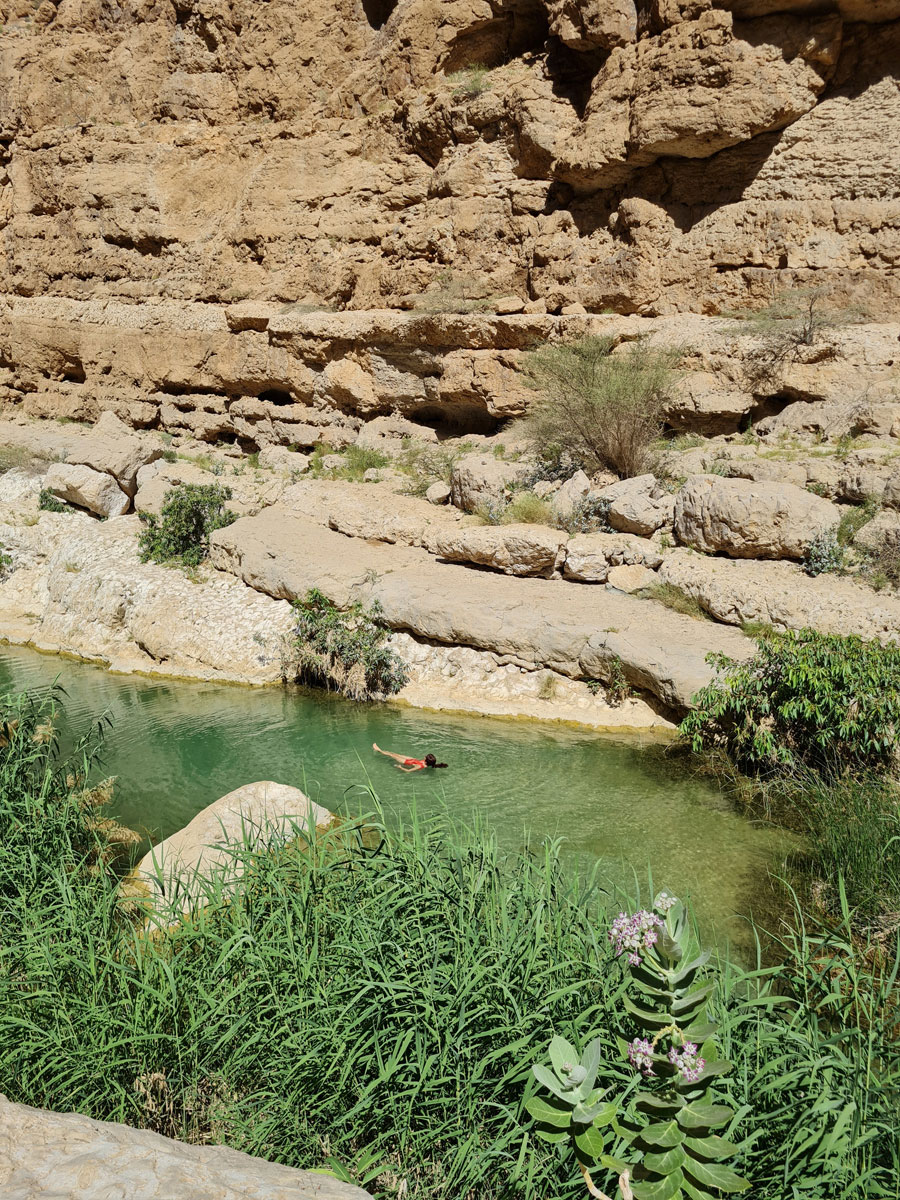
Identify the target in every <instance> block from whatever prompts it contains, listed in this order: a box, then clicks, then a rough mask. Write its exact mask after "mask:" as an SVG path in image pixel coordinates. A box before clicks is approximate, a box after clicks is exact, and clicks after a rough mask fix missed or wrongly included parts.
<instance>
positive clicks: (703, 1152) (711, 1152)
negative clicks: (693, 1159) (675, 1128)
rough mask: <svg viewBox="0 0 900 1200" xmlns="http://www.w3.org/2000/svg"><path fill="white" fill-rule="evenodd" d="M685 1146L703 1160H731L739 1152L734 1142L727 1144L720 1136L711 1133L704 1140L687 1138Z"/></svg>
mask: <svg viewBox="0 0 900 1200" xmlns="http://www.w3.org/2000/svg"><path fill="white" fill-rule="evenodd" d="M684 1144H685V1146H686V1147H687V1149H688V1150H690V1152H691V1154H694V1155H700V1157H701V1158H730V1157H731V1155H732V1154H735V1153H736V1152H737V1146H736V1145H735V1144H734V1142H726V1141H725V1139H724V1138H720V1137H719V1136H718V1134H715V1133H710V1134H707V1136H706V1137H704V1138H690V1137H689V1138H685V1139H684Z"/></svg>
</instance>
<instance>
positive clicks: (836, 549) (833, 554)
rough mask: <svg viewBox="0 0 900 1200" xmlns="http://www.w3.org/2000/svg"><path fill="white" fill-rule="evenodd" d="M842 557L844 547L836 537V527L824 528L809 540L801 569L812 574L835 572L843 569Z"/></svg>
mask: <svg viewBox="0 0 900 1200" xmlns="http://www.w3.org/2000/svg"><path fill="white" fill-rule="evenodd" d="M844 559H845V553H844V547H843V545H842V544H841V542H840V541H839V539H838V531H837V529H825V530H823V531H822V533H817V534H816V535H815V537H814V538H812V539H811V540H810V543H809V545H808V546H807V548H806V555H805V556H804V559H803V570H804V571H805V572H806V574H807V575H812V576H816V575H824V574H828V573H830V574H835V573H837V572H838V571H842V570H843V569H844Z"/></svg>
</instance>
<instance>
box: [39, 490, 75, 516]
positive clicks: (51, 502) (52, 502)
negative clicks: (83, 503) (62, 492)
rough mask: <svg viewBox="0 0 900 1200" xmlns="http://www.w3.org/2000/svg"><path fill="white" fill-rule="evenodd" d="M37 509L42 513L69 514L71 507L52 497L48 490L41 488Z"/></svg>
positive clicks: (56, 497) (63, 501) (52, 494)
mask: <svg viewBox="0 0 900 1200" xmlns="http://www.w3.org/2000/svg"><path fill="white" fill-rule="evenodd" d="M38 508H40V509H43V511H44V512H71V511H72V509H71V507H70V506H69V505H68V504H66V502H65V500H60V498H59V497H58V496H56V495H54V493H53V492H51V491H50V489H49V488H41V491H40V494H39V495H38Z"/></svg>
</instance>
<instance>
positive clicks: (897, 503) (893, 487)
mask: <svg viewBox="0 0 900 1200" xmlns="http://www.w3.org/2000/svg"><path fill="white" fill-rule="evenodd" d="M881 503H882V504H883V505H884V507H885V508H896V509H900V470H895V471H893V472H892V473H891V474H890V475H889V476H888V478H887V480H886V481H885V485H884V491H883V492H882V495H881Z"/></svg>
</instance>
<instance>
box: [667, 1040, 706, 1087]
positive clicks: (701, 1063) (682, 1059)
mask: <svg viewBox="0 0 900 1200" xmlns="http://www.w3.org/2000/svg"><path fill="white" fill-rule="evenodd" d="M669 1062H670V1063H671V1064H672V1066H673V1067H675V1069H676V1070H677V1071H678V1073H679V1074H680V1075H681V1078H682V1079H686V1080H687V1082H688V1083H696V1082H697V1080H698V1079H699V1078H700V1075H701V1073H702V1071H703V1068H704V1067H705V1066H706V1059H705V1058H699V1057H698V1056H697V1047H696V1046H695V1045H694V1043H693V1042H685V1043H684V1045H683V1046H682V1047H681V1050H680V1051H679V1050H677V1049H676V1047H675V1046H673V1047H672V1049H671V1050H670V1051H669Z"/></svg>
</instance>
